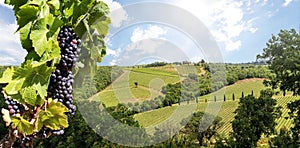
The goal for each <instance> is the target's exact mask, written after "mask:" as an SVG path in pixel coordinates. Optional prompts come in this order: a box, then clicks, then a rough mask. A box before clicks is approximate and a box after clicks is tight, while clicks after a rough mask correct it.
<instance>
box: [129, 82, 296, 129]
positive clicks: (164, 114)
mask: <svg viewBox="0 0 300 148" xmlns="http://www.w3.org/2000/svg"><path fill="white" fill-rule="evenodd" d="M262 82H263V80H261V79H247V80H243V81H239V82H238V83H236V84H233V85H230V86H227V87H225V88H223V89H221V90H219V91H217V92H214V93H212V94H209V95H206V96H202V97H200V101H201V102H199V103H198V106H197V111H203V112H208V113H212V112H214V111H216V110H219V112H218V113H217V115H218V116H220V117H222V122H224V125H223V126H222V127H221V128H220V129H219V133H224V134H226V135H228V134H229V132H230V131H231V130H232V128H231V123H230V122H231V121H232V120H233V118H234V111H235V109H236V108H237V106H238V102H239V99H237V98H240V97H241V92H244V94H245V95H248V94H251V92H252V90H253V92H254V95H255V96H258V95H259V92H260V90H262V89H264V88H265V86H264V85H263V84H262ZM220 92H222V94H220ZM223 92H225V96H226V99H227V100H226V101H225V102H224V101H223V98H224V94H223ZM233 93H234V94H235V101H233V100H232V94H233ZM215 95H216V96H217V102H214V99H213V98H214V96H215ZM275 98H276V100H277V103H278V105H279V106H282V107H283V109H282V112H283V115H282V116H281V117H280V118H279V119H278V120H277V122H278V125H277V127H276V129H277V130H279V129H280V128H281V127H283V126H285V127H287V128H290V127H291V121H290V120H288V119H285V117H286V116H287V114H288V110H287V108H286V104H287V103H288V102H291V101H293V100H295V99H296V98H297V97H294V96H293V97H292V96H289V97H280V96H275ZM205 99H207V100H209V102H205V101H204V100H205ZM182 105H187V104H184V103H182ZM208 105H209V107H208ZM176 109H177V105H173V106H172V107H166V108H161V109H157V110H153V111H149V112H144V113H140V114H136V115H135V116H134V118H135V119H136V120H137V121H138V122H139V123H140V124H141V125H142V126H144V127H149V126H153V125H155V124H159V123H162V122H164V121H165V120H166V119H168V118H169V117H170V116H171V115H172V114H173V113H174V112H175V110H176Z"/></svg>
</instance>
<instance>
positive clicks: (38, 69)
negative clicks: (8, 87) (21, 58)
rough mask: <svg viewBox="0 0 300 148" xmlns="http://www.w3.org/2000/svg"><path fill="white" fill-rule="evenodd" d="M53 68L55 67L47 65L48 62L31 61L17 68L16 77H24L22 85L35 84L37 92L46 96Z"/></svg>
mask: <svg viewBox="0 0 300 148" xmlns="http://www.w3.org/2000/svg"><path fill="white" fill-rule="evenodd" d="M53 70H54V67H47V65H46V63H42V64H41V63H37V64H31V63H30V61H29V62H27V63H26V64H24V65H23V66H22V67H20V68H18V69H16V71H15V74H14V77H15V78H16V79H24V84H22V85H21V86H22V87H30V86H33V87H34V89H36V90H37V94H38V95H39V96H40V97H41V98H44V97H46V96H47V91H46V90H47V87H48V84H49V77H50V75H51V73H52V71H53Z"/></svg>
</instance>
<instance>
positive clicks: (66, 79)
mask: <svg viewBox="0 0 300 148" xmlns="http://www.w3.org/2000/svg"><path fill="white" fill-rule="evenodd" d="M57 41H58V43H59V47H60V48H61V60H60V63H59V64H58V65H57V66H56V70H55V71H54V72H53V73H52V74H51V76H50V84H49V87H48V92H49V94H50V97H52V98H53V99H57V100H58V101H59V102H61V103H63V104H64V105H65V106H66V107H67V108H68V110H69V113H70V114H71V115H74V114H75V111H76V106H75V105H74V104H73V95H72V94H73V88H72V85H73V83H74V76H73V74H72V68H73V67H74V65H75V63H76V61H77V59H78V54H79V52H80V48H79V46H80V44H81V40H80V39H79V37H78V36H77V35H76V34H75V32H74V31H73V29H72V28H71V27H66V26H64V27H62V28H61V30H60V32H59V34H58V37H57Z"/></svg>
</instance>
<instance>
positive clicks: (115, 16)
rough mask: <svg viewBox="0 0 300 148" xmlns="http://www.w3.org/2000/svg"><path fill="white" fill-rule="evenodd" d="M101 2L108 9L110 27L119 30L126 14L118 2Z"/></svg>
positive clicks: (104, 0)
mask: <svg viewBox="0 0 300 148" xmlns="http://www.w3.org/2000/svg"><path fill="white" fill-rule="evenodd" d="M103 2H105V3H106V4H107V5H108V7H109V9H110V15H109V17H110V18H111V25H112V26H113V27H115V28H119V27H120V26H121V25H122V22H123V21H126V20H127V18H128V14H127V12H126V11H125V10H124V9H123V7H122V5H121V4H120V3H119V2H116V1H113V0H103Z"/></svg>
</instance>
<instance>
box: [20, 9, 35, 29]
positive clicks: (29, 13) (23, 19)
mask: <svg viewBox="0 0 300 148" xmlns="http://www.w3.org/2000/svg"><path fill="white" fill-rule="evenodd" d="M38 12H39V8H38V7H37V6H35V5H30V4H25V5H23V6H21V7H20V10H19V11H18V12H17V15H16V16H17V23H18V25H19V28H18V30H19V29H21V28H22V27H24V26H25V25H26V24H28V23H29V22H31V21H34V20H36V19H37V17H38Z"/></svg>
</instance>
